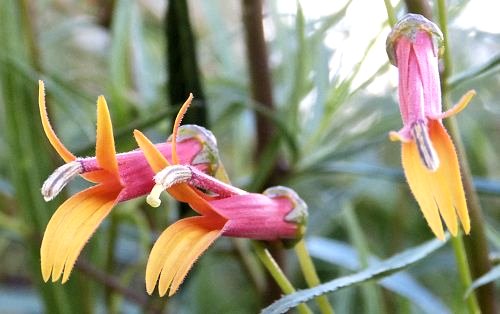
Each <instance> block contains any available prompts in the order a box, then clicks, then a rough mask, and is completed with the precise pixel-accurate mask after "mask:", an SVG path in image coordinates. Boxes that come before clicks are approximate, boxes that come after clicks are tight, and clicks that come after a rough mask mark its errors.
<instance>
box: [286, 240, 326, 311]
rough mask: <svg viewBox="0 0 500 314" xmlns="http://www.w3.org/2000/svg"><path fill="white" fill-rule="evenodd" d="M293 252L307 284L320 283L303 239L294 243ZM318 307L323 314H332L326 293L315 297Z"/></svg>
mask: <svg viewBox="0 0 500 314" xmlns="http://www.w3.org/2000/svg"><path fill="white" fill-rule="evenodd" d="M294 249H295V254H297V258H298V259H299V264H300V268H301V270H302V273H303V274H304V278H305V279H306V282H307V285H308V286H309V288H312V287H316V286H319V285H320V284H321V282H320V280H319V277H318V274H317V273H316V268H315V267H314V263H313V261H312V259H311V255H309V251H308V250H307V246H306V243H305V241H304V239H302V240H300V241H299V242H298V243H297V244H296V245H295V248H294ZM315 300H316V303H317V304H318V307H319V309H320V311H321V313H323V314H326V313H328V314H334V313H335V311H334V310H333V307H332V305H331V304H330V302H329V301H328V298H327V297H326V295H320V296H318V297H316V298H315Z"/></svg>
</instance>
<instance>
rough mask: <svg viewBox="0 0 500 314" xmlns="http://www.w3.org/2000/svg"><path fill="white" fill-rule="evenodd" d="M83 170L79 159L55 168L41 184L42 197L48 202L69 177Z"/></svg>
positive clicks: (71, 177) (69, 179)
mask: <svg viewBox="0 0 500 314" xmlns="http://www.w3.org/2000/svg"><path fill="white" fill-rule="evenodd" d="M82 172H83V167H82V164H81V163H80V162H79V161H71V162H69V163H67V164H64V165H62V166H61V167H59V168H57V169H56V170H55V171H54V172H53V173H52V174H51V175H50V176H49V177H48V178H47V180H45V182H44V183H43V185H42V195H43V199H44V200H45V201H46V202H48V201H50V200H52V199H53V198H54V197H56V196H57V195H58V194H59V192H61V190H62V189H63V188H64V187H65V186H66V184H68V182H69V181H71V179H73V178H74V177H76V176H77V175H79V174H81V173H82Z"/></svg>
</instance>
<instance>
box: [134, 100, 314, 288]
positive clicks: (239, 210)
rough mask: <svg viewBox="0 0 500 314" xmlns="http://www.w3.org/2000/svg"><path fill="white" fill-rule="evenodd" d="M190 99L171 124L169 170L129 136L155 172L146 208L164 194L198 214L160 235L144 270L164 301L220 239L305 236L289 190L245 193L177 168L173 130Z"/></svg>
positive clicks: (302, 208) (302, 211)
mask: <svg viewBox="0 0 500 314" xmlns="http://www.w3.org/2000/svg"><path fill="white" fill-rule="evenodd" d="M191 99H192V96H190V98H189V99H188V100H187V101H186V103H185V104H184V106H183V108H181V110H180V112H179V115H178V118H177V119H176V123H175V124H174V130H173V132H172V160H173V161H174V165H170V164H169V163H168V161H167V160H166V159H165V158H163V156H162V155H161V154H160V152H159V151H158V150H157V149H156V148H155V147H154V146H153V144H152V143H151V142H150V141H149V140H148V139H147V138H146V137H145V136H144V135H143V134H142V133H141V132H139V131H134V136H135V138H136V140H137V143H138V144H139V147H140V148H141V149H142V150H143V151H144V154H145V156H146V158H147V159H148V161H149V162H150V165H151V167H152V168H153V170H154V171H155V172H157V174H156V175H155V182H156V185H155V187H154V188H153V190H152V192H151V194H150V195H149V196H148V198H147V200H148V203H150V204H151V205H152V206H154V207H157V206H159V205H160V202H159V198H158V196H159V194H160V193H161V192H162V191H164V190H165V189H166V190H167V191H168V192H169V193H170V194H171V195H172V196H173V197H174V198H175V199H177V200H178V201H182V202H186V203H188V204H189V205H190V206H191V207H192V208H193V209H194V210H195V211H196V212H197V213H198V214H200V216H195V217H189V218H185V219H181V220H179V221H177V222H175V223H174V224H172V225H170V226H169V227H168V228H167V229H166V230H165V231H164V232H163V233H162V234H161V235H160V236H159V238H158V240H157V241H156V243H155V244H154V246H153V248H152V250H151V253H150V255H149V259H148V263H147V266H146V290H147V292H148V293H149V294H151V293H152V292H153V290H154V288H155V287H156V284H157V282H158V290H159V294H160V296H163V295H165V294H166V293H167V291H168V295H169V296H172V295H173V294H175V292H176V291H177V290H178V288H179V286H180V284H181V283H182V281H183V280H184V278H185V277H186V275H187V273H188V272H189V270H190V269H191V267H192V266H193V264H194V262H195V261H196V260H197V259H198V257H199V256H201V254H203V252H204V251H205V250H206V249H207V248H208V247H209V246H210V245H211V244H212V243H213V242H214V241H215V240H216V239H217V238H219V237H220V236H230V237H244V238H252V239H259V240H277V239H290V240H296V239H298V238H300V237H301V236H302V234H303V233H304V226H305V221H306V218H307V205H306V204H305V203H304V202H303V201H302V199H300V197H299V196H298V195H297V194H296V193H295V192H294V191H293V190H291V189H288V188H285V187H273V188H270V189H267V190H266V191H264V193H262V194H257V193H248V192H246V191H243V190H240V189H238V188H236V187H233V186H231V185H229V184H227V183H225V182H222V181H220V180H218V179H216V178H214V177H211V176H209V175H206V174H205V173H202V172H201V171H199V170H198V169H196V168H194V167H192V166H189V165H179V164H178V163H179V162H178V161H176V133H177V131H176V129H177V128H178V125H179V124H180V120H181V119H182V115H183V114H184V112H185V110H186V109H187V107H188V106H189V103H190V101H191ZM193 186H194V187H193ZM198 188H200V189H202V190H204V191H207V192H206V193H203V192H201V191H200V190H199V189H198Z"/></svg>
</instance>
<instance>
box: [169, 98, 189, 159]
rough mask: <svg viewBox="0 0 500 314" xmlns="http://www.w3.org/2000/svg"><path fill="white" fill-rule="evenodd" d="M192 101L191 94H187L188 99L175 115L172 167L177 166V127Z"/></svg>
mask: <svg viewBox="0 0 500 314" xmlns="http://www.w3.org/2000/svg"><path fill="white" fill-rule="evenodd" d="M192 100H193V94H191V93H190V94H189V97H188V99H187V100H186V101H185V102H184V103H183V104H182V107H181V109H179V112H178V113H177V116H176V117H175V121H174V128H173V130H172V162H173V164H174V165H177V164H179V156H177V133H178V131H179V126H180V125H181V122H182V118H184V114H186V111H187V110H188V108H189V106H190V105H191V101H192Z"/></svg>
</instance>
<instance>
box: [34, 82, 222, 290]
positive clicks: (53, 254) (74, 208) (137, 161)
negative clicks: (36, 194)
mask: <svg viewBox="0 0 500 314" xmlns="http://www.w3.org/2000/svg"><path fill="white" fill-rule="evenodd" d="M39 109H40V116H41V120H42V125H43V129H44V131H45V134H46V136H47V138H48V140H49V141H50V143H51V144H52V146H53V147H54V149H55V150H56V151H57V152H58V153H59V155H60V156H61V157H62V158H63V159H64V161H65V162H66V164H64V165H63V166H61V167H59V168H58V169H56V170H55V171H54V173H53V174H52V175H51V176H49V178H48V179H47V180H46V181H45V183H44V184H43V186H42V194H43V196H44V198H45V200H46V201H49V200H51V199H53V198H54V197H55V196H56V195H57V194H58V193H59V192H60V191H61V190H62V188H63V187H64V186H65V185H66V184H67V183H68V182H69V181H70V180H71V179H72V178H74V177H76V176H78V175H80V176H82V177H83V178H85V179H86V180H88V181H90V182H95V183H97V184H96V185H94V186H92V187H90V188H88V189H86V190H84V191H81V192H79V193H77V194H75V195H73V196H72V197H70V198H69V199H68V200H66V201H65V202H64V203H63V204H62V205H61V206H60V207H59V208H58V209H57V210H56V211H55V213H54V214H53V215H52V217H51V219H50V221H49V223H48V225H47V228H46V230H45V233H44V236H43V240H42V244H41V249H40V256H41V269H42V275H43V279H44V280H45V281H48V280H49V278H50V277H51V276H52V281H57V280H59V278H60V277H61V275H63V277H62V282H63V283H64V282H66V281H67V280H68V278H69V275H70V273H71V270H72V269H73V266H74V263H75V261H76V259H77V257H78V255H79V254H80V251H81V250H82V248H83V246H84V245H85V243H86V242H87V241H88V239H89V238H90V236H91V235H92V234H93V233H94V231H95V230H96V229H97V227H98V226H99V224H100V223H101V222H102V221H103V219H104V218H105V217H106V216H107V215H108V214H109V212H110V211H111V209H112V208H113V207H114V206H115V205H116V204H117V203H119V202H123V201H126V200H129V199H132V198H135V197H138V196H142V195H146V194H147V193H148V192H149V191H150V190H151V188H152V187H153V185H154V182H153V180H152V179H151V178H152V177H153V175H154V174H153V172H152V171H151V168H150V167H149V165H148V163H147V161H146V159H145V158H144V154H143V153H142V152H141V151H140V150H134V151H130V152H126V153H121V154H116V152H115V146H114V139H113V130H112V125H111V120H110V115H109V111H108V107H107V104H106V100H105V99H104V97H103V96H100V97H99V98H98V100H97V132H96V133H97V137H96V157H89V158H77V157H75V156H74V155H73V154H72V153H71V152H70V151H69V150H68V149H67V148H66V147H65V146H64V145H63V144H62V142H61V141H60V140H59V138H58V137H57V136H56V134H55V132H54V130H53V129H52V127H51V125H50V122H49V119H48V116H47V111H46V105H45V94H44V83H43V82H42V81H40V82H39ZM180 133H181V139H180V143H178V145H177V146H178V151H179V156H180V159H181V161H182V162H184V163H186V164H192V165H195V166H196V167H198V169H199V170H200V171H208V172H210V173H212V172H214V171H216V170H217V169H216V168H217V164H216V163H215V161H216V160H218V153H217V148H216V143H215V137H214V136H213V135H212V134H211V133H210V132H209V131H208V130H206V129H203V128H201V127H198V126H186V127H185V128H184V129H182V130H180ZM155 147H156V148H157V149H158V150H159V151H160V152H161V154H162V156H164V157H165V158H167V159H170V158H171V155H170V152H171V149H170V147H171V144H170V143H162V144H157V145H156V146H155Z"/></svg>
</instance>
